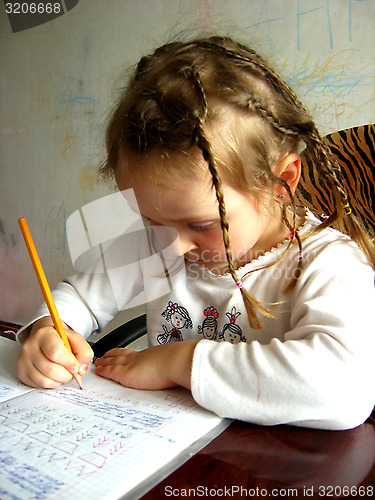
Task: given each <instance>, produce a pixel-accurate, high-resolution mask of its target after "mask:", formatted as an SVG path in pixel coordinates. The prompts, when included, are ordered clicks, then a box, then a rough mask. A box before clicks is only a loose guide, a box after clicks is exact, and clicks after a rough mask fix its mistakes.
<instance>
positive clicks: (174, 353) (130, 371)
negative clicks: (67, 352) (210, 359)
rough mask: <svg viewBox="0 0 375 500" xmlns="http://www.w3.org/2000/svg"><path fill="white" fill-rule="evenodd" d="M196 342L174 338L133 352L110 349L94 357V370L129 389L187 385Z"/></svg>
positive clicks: (188, 386)
mask: <svg viewBox="0 0 375 500" xmlns="http://www.w3.org/2000/svg"><path fill="white" fill-rule="evenodd" d="M196 344H197V343H196V342H175V343H172V344H166V345H162V346H156V347H151V348H149V349H145V350H144V351H140V352H136V351H133V350H131V349H126V348H125V349H124V348H119V349H111V350H110V351H108V352H107V353H106V354H105V355H104V356H103V357H102V358H100V359H97V360H96V361H95V367H96V373H97V374H98V375H100V376H101V377H105V378H109V379H112V380H114V381H116V382H118V383H120V384H121V385H124V386H125V387H130V388H132V389H146V390H156V389H167V388H170V387H176V386H179V385H181V386H183V387H186V388H187V389H190V375H191V364H192V359H193V353H194V349H195V346H196Z"/></svg>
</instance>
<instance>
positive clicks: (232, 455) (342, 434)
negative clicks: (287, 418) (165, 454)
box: [142, 421, 375, 499]
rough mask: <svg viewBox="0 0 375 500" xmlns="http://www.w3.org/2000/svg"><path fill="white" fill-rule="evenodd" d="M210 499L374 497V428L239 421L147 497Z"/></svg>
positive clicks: (368, 426)
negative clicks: (335, 428) (339, 428)
mask: <svg viewBox="0 0 375 500" xmlns="http://www.w3.org/2000/svg"><path fill="white" fill-rule="evenodd" d="M241 493H242V496H241ZM211 497H212V498H264V497H268V498H340V497H341V498H372V497H373V498H375V426H374V425H371V424H363V425H361V426H359V427H357V428H355V429H351V430H347V431H323V430H314V429H303V428H299V427H292V426H287V425H282V426H275V427H261V426H257V425H252V424H247V423H244V422H238V421H235V422H233V423H232V424H231V425H230V426H229V427H228V428H227V429H226V430H225V431H224V432H223V433H222V434H221V435H219V436H218V437H217V438H216V439H214V440H213V441H212V442H211V443H210V444H208V445H207V446H206V447H205V448H203V449H202V450H201V451H200V452H199V453H197V454H196V455H194V456H193V457H192V458H190V460H188V461H187V462H186V463H185V464H184V465H182V466H181V467H180V468H179V469H177V470H176V471H175V472H173V473H172V474H171V475H170V476H168V477H167V478H166V479H164V480H163V481H162V482H161V483H159V484H158V485H157V486H155V487H154V488H153V489H152V490H151V491H150V492H149V493H147V494H146V495H145V496H144V497H142V498H145V499H160V498H211Z"/></svg>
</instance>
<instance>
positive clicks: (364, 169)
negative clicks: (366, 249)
mask: <svg viewBox="0 0 375 500" xmlns="http://www.w3.org/2000/svg"><path fill="white" fill-rule="evenodd" d="M324 140H325V142H326V143H327V144H328V146H329V148H330V150H331V153H332V156H333V157H334V158H335V159H336V160H337V162H338V164H339V165H340V167H341V171H342V174H343V178H344V186H345V188H346V190H347V193H348V199H349V203H350V207H351V209H352V210H353V213H354V214H355V215H356V216H357V217H358V218H359V219H360V220H361V221H362V223H363V224H364V226H365V227H366V228H367V230H368V231H370V232H371V233H372V234H374V235H375V125H374V124H371V125H361V126H358V127H353V128H349V129H346V130H340V131H338V132H334V133H332V134H329V135H327V136H325V137H324ZM301 158H302V176H301V181H300V186H299V195H298V196H299V198H300V200H301V202H302V203H303V205H305V206H307V207H308V208H310V210H311V211H312V212H313V213H315V215H317V217H318V218H321V216H322V214H325V213H327V212H328V213H330V212H331V211H332V210H333V207H334V205H333V199H332V194H331V193H330V191H329V190H328V188H327V187H326V186H325V185H324V182H323V181H322V179H320V178H319V177H318V176H317V175H316V171H315V169H314V165H313V162H312V160H311V157H310V155H309V151H308V150H307V149H305V150H304V151H303V152H302V154H301Z"/></svg>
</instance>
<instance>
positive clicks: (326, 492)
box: [319, 486, 374, 498]
mask: <svg viewBox="0 0 375 500" xmlns="http://www.w3.org/2000/svg"><path fill="white" fill-rule="evenodd" d="M373 495H374V487H373V486H320V487H319V496H320V497H336V498H338V497H349V498H352V497H365V498H371V497H372V496H373Z"/></svg>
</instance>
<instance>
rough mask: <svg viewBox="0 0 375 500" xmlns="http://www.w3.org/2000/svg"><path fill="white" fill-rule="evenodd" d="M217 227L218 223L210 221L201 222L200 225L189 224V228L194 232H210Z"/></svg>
mask: <svg viewBox="0 0 375 500" xmlns="http://www.w3.org/2000/svg"><path fill="white" fill-rule="evenodd" d="M216 226H217V222H215V221H210V222H200V223H199V224H198V223H197V224H193V223H190V224H189V228H190V229H191V230H193V231H210V230H211V229H214V228H215V227H216Z"/></svg>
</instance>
